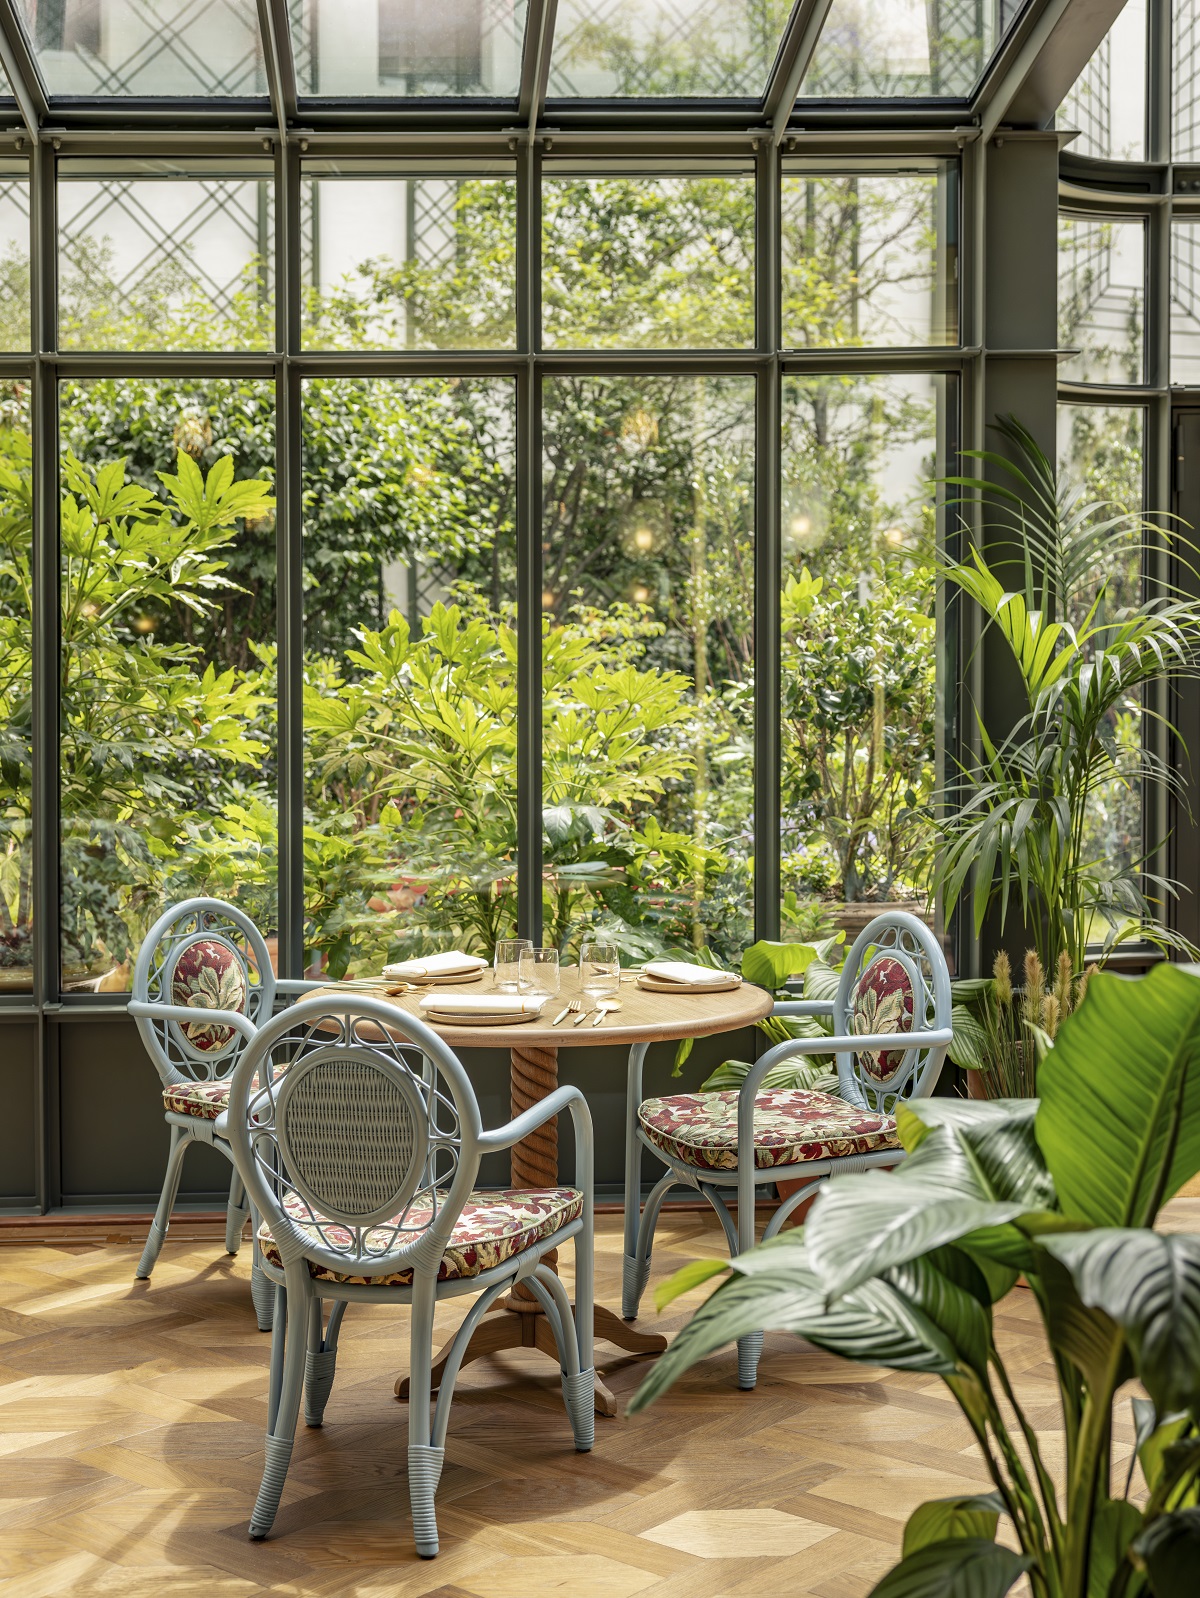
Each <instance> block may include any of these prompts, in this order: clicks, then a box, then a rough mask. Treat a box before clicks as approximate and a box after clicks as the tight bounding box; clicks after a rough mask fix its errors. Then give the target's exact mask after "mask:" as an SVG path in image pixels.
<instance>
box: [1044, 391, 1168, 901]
mask: <svg viewBox="0 0 1200 1598" xmlns="http://www.w3.org/2000/svg"><path fill="white" fill-rule="evenodd" d="M1145 419H1146V413H1145V411H1144V410H1143V409H1142V408H1141V407H1140V406H1118V405H1083V404H1078V405H1075V404H1071V405H1060V406H1059V410H1058V455H1059V461H1058V469H1059V476H1060V481H1061V482H1062V483H1064V484H1065V486H1066V487H1067V489H1068V490H1070V491H1073V492H1076V493H1078V492H1082V493H1083V494H1084V495H1085V496H1086V499H1087V500H1089V501H1102V502H1104V503H1106V504H1111V505H1113V506H1114V507H1119V508H1120V509H1123V510H1132V511H1136V510H1140V509H1141V508H1142V506H1143V504H1144V502H1145V487H1144V477H1145ZM1113 514H1116V510H1115V509H1114V512H1113ZM1143 539H1144V535H1143V533H1142V531H1141V530H1140V529H1138V528H1134V529H1131V530H1128V531H1126V532H1124V533H1123V534H1122V535H1121V536H1120V537H1118V538H1115V539H1110V541H1109V544H1108V547H1107V548H1106V550H1105V553H1104V558H1103V560H1102V561H1101V562H1099V563H1097V565H1096V566H1095V568H1094V569H1093V570H1092V571H1091V572H1089V573H1087V574H1085V576H1084V579H1083V580H1082V581H1081V582H1080V584H1079V585H1078V587H1077V588H1076V590H1075V592H1074V593H1073V594H1071V595H1069V596H1067V606H1066V609H1067V615H1066V619H1067V620H1068V621H1070V622H1071V623H1072V624H1073V625H1075V626H1077V627H1078V626H1079V625H1080V624H1081V623H1082V622H1083V620H1084V618H1085V617H1086V615H1087V613H1088V611H1089V610H1090V608H1091V606H1092V605H1093V604H1094V603H1095V601H1096V599H1097V597H1098V596H1100V609H1099V610H1098V612H1097V614H1096V617H1095V618H1094V620H1095V621H1098V622H1100V623H1101V624H1102V623H1103V621H1104V619H1105V618H1106V617H1107V616H1110V615H1111V614H1112V613H1113V612H1115V611H1117V610H1118V609H1120V608H1121V607H1122V606H1126V605H1138V604H1140V603H1141V601H1142V598H1143V571H1142V545H1143ZM1102 591H1103V592H1102ZM1143 723H1144V706H1143V701H1142V697H1141V695H1140V694H1138V693H1134V694H1131V695H1129V696H1127V697H1126V699H1125V700H1124V702H1123V704H1122V706H1121V708H1120V709H1119V710H1118V712H1117V715H1116V717H1115V719H1114V722H1113V725H1112V726H1111V727H1110V728H1109V736H1110V739H1111V746H1110V747H1111V754H1112V759H1113V765H1114V775H1113V776H1112V777H1111V778H1110V779H1109V780H1108V781H1107V782H1103V783H1101V784H1099V785H1098V786H1097V788H1096V790H1095V792H1094V793H1093V794H1092V796H1091V799H1090V802H1089V808H1088V826H1089V829H1090V839H1089V843H1090V854H1089V858H1091V859H1093V860H1105V861H1110V862H1112V864H1113V865H1114V867H1119V868H1120V869H1123V870H1128V869H1130V868H1131V867H1134V866H1136V865H1137V863H1138V862H1139V861H1140V860H1141V859H1142V858H1143V855H1144V852H1145V851H1144V845H1143V803H1142V784H1141V776H1140V766H1141V762H1142V737H1143ZM1151 841H1152V842H1153V840H1151Z"/></svg>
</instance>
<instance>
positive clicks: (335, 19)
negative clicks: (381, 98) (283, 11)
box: [288, 0, 528, 100]
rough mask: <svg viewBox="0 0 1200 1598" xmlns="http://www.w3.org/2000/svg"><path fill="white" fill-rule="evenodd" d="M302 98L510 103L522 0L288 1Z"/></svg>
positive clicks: (517, 67)
mask: <svg viewBox="0 0 1200 1598" xmlns="http://www.w3.org/2000/svg"><path fill="white" fill-rule="evenodd" d="M288 7H289V11H290V13H291V19H292V46H293V49H294V51H295V55H296V76H297V82H298V84H299V89H300V93H301V94H320V95H329V96H336V97H337V98H340V99H351V98H354V97H356V96H363V95H376V94H378V95H390V96H395V97H398V98H400V99H408V98H409V97H411V96H415V95H421V96H425V97H430V96H432V97H438V96H454V95H473V96H476V97H479V98H483V99H493V100H515V99H516V96H517V90H518V88H519V87H520V83H521V47H522V44H523V42H524V39H525V13H526V11H527V10H528V0H434V3H431V0H288Z"/></svg>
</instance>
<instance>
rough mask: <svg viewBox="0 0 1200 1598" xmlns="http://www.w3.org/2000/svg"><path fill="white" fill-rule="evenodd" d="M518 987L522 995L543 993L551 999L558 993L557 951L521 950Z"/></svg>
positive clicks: (531, 948) (531, 947)
mask: <svg viewBox="0 0 1200 1598" xmlns="http://www.w3.org/2000/svg"><path fill="white" fill-rule="evenodd" d="M520 986H521V992H522V993H544V994H547V995H549V996H550V997H551V998H552V997H553V996H554V994H556V993H557V992H558V950H557V949H535V948H533V946H532V945H530V946H529V947H528V948H525V949H522V950H521V960H520Z"/></svg>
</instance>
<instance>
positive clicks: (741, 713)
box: [542, 377, 754, 960]
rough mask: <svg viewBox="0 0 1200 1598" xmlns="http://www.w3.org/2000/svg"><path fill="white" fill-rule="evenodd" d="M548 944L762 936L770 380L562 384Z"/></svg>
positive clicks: (549, 420)
mask: <svg viewBox="0 0 1200 1598" xmlns="http://www.w3.org/2000/svg"><path fill="white" fill-rule="evenodd" d="M543 460H544V467H543V472H544V476H543V535H542V536H543V561H544V566H543V581H544V588H545V591H544V593H543V595H542V604H543V607H544V611H545V619H544V624H543V653H542V692H543V712H542V769H543V801H542V802H543V807H544V808H543V817H544V827H545V852H546V891H545V926H546V940H547V942H554V943H556V944H558V945H560V946H561V947H563V948H567V949H571V948H574V946H575V945H576V944H577V942H578V939H579V938H580V936H581V935H582V933H583V932H584V931H585V930H586V929H587V928H589V927H593V926H603V927H604V928H606V929H608V930H610V931H612V932H613V934H614V935H615V936H616V938H617V939H618V941H619V942H620V943H621V944H622V946H623V948H624V950H625V952H626V954H627V955H628V956H629V957H631V958H632V957H637V956H639V955H641V956H645V955H649V954H651V953H654V952H657V951H660V950H663V949H666V948H671V947H684V948H686V947H693V946H694V947H697V948H699V947H702V946H704V945H705V944H707V945H708V947H710V948H711V949H712V950H713V951H714V953H715V954H717V955H718V956H719V957H720V958H722V959H727V960H736V959H737V958H738V957H739V954H740V951H741V950H742V949H743V948H744V947H745V946H746V945H747V944H748V943H750V942H751V941H752V939H753V867H752V861H753V842H752V821H753V780H754V779H753V770H754V743H753V708H752V707H753V681H754V678H753V672H754V655H753V595H754V586H753V570H754V485H753V464H754V385H753V382H752V381H751V380H750V379H747V378H713V377H686V378H684V377H680V378H666V377H628V378H626V377H619V378H601V377H579V378H569V377H561V378H553V379H551V380H549V381H548V382H547V383H546V387H545V423H544V454H543Z"/></svg>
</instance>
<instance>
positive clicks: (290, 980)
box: [275, 977, 330, 999]
mask: <svg viewBox="0 0 1200 1598" xmlns="http://www.w3.org/2000/svg"><path fill="white" fill-rule="evenodd" d="M329 986H330V984H329V983H328V982H320V981H317V982H314V981H311V980H310V979H309V978H307V977H276V979H275V992H276V993H278V994H282V995H283V996H284V997H286V998H289V999H292V998H295V999H298V998H300V997H301V995H302V994H305V993H315V992H316V990H317V989H318V988H327V987H329Z"/></svg>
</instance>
